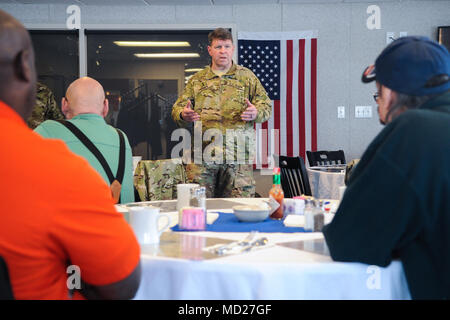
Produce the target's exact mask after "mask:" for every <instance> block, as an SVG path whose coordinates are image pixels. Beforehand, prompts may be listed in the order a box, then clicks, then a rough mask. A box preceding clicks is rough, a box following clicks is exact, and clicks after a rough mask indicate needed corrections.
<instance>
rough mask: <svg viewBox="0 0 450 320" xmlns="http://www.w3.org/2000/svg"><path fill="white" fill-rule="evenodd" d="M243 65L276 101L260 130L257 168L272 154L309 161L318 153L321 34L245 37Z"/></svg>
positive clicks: (250, 34)
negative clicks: (309, 154) (309, 155)
mask: <svg viewBox="0 0 450 320" xmlns="http://www.w3.org/2000/svg"><path fill="white" fill-rule="evenodd" d="M238 61H239V64H240V65H242V66H244V67H247V68H249V69H250V70H252V71H253V72H254V73H255V75H256V76H257V77H258V79H259V80H260V81H261V83H262V85H263V86H264V88H265V89H266V91H267V93H268V95H269V97H270V99H271V101H272V115H271V117H270V119H269V120H268V121H266V122H264V123H262V124H261V123H257V124H255V129H256V144H257V150H256V164H257V165H256V167H257V168H261V164H262V167H263V168H267V167H268V166H267V163H268V161H271V160H270V159H271V158H272V157H271V155H272V154H277V155H283V156H288V157H296V156H301V157H302V158H303V159H304V160H306V159H305V155H306V150H312V151H316V150H317V95H316V93H317V32H316V31H305V32H240V33H238ZM305 162H306V161H305ZM269 167H271V165H269Z"/></svg>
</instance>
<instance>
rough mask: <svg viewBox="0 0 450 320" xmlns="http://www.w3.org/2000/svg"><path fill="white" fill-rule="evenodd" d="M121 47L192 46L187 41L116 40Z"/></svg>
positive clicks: (115, 42)
mask: <svg viewBox="0 0 450 320" xmlns="http://www.w3.org/2000/svg"><path fill="white" fill-rule="evenodd" d="M114 44H116V45H118V46H120V47H190V46H191V44H190V43H189V42H187V41H114Z"/></svg>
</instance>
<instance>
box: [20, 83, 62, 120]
mask: <svg viewBox="0 0 450 320" xmlns="http://www.w3.org/2000/svg"><path fill="white" fill-rule="evenodd" d="M36 89H37V93H36V105H35V106H34V108H33V111H32V112H31V116H30V117H29V118H28V120H27V124H28V126H29V127H30V128H31V129H34V128H36V127H37V126H38V125H40V124H41V123H42V122H44V121H45V120H62V119H64V116H63V114H62V112H61V110H60V109H59V107H58V105H57V104H56V101H55V96H54V95H53V93H52V91H51V90H50V89H49V88H48V87H47V86H46V85H45V84H43V83H40V82H38V83H36Z"/></svg>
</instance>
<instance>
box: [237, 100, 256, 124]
mask: <svg viewBox="0 0 450 320" xmlns="http://www.w3.org/2000/svg"><path fill="white" fill-rule="evenodd" d="M245 103H246V104H247V109H245V111H244V112H243V113H242V114H241V119H242V120H244V121H253V120H255V119H256V116H257V114H258V109H256V107H255V106H254V105H253V104H251V102H250V101H248V99H245Z"/></svg>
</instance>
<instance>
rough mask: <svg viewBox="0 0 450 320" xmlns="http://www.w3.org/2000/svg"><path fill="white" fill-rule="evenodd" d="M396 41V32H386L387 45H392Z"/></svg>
mask: <svg viewBox="0 0 450 320" xmlns="http://www.w3.org/2000/svg"><path fill="white" fill-rule="evenodd" d="M395 39H396V37H395V32H392V31H388V32H386V44H389V43H391V42H392V41H394V40H395Z"/></svg>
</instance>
